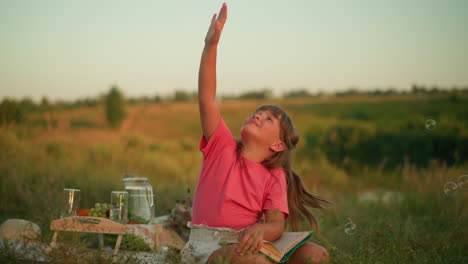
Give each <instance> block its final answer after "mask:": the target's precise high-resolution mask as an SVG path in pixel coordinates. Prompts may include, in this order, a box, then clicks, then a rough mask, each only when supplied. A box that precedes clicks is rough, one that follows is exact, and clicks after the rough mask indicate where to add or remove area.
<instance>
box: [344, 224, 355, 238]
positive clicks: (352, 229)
mask: <svg viewBox="0 0 468 264" xmlns="http://www.w3.org/2000/svg"><path fill="white" fill-rule="evenodd" d="M344 231H345V233H346V234H347V235H350V236H351V235H354V233H356V224H354V223H353V222H348V223H346V225H345V227H344Z"/></svg>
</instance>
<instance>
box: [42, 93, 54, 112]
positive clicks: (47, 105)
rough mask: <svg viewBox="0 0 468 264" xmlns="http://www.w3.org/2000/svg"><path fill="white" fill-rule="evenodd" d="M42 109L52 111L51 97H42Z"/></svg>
mask: <svg viewBox="0 0 468 264" xmlns="http://www.w3.org/2000/svg"><path fill="white" fill-rule="evenodd" d="M39 107H40V109H41V110H42V111H50V108H51V107H52V106H51V104H50V102H49V99H47V97H45V96H44V97H42V99H41V104H40V106H39Z"/></svg>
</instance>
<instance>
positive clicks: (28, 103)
mask: <svg viewBox="0 0 468 264" xmlns="http://www.w3.org/2000/svg"><path fill="white" fill-rule="evenodd" d="M19 104H20V107H21V109H23V110H24V111H25V112H33V111H34V110H36V109H37V106H36V104H35V103H34V101H33V100H32V99H31V98H28V97H25V98H23V99H21V101H20V102H19Z"/></svg>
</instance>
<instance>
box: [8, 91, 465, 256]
mask: <svg viewBox="0 0 468 264" xmlns="http://www.w3.org/2000/svg"><path fill="white" fill-rule="evenodd" d="M263 103H267V102H263V101H225V102H222V103H221V104H220V107H221V111H222V114H223V117H224V119H225V120H226V123H227V124H228V126H229V127H230V128H231V130H232V131H233V134H234V135H235V136H236V137H237V136H238V135H239V128H240V124H241V122H242V120H243V119H244V118H245V117H246V116H247V115H249V114H250V113H251V112H252V111H254V110H255V108H256V106H258V105H260V104H263ZM268 103H273V104H277V105H279V106H281V107H283V108H284V109H285V110H286V111H287V112H288V113H289V114H290V116H291V117H292V119H293V121H294V122H295V125H296V127H297V128H298V130H299V132H300V134H301V136H302V137H301V140H300V144H299V146H298V150H297V153H296V156H295V161H294V167H295V169H296V171H297V172H298V173H299V175H301V177H302V179H303V181H304V183H305V185H306V186H307V188H308V189H309V190H310V191H311V192H313V193H314V194H317V195H319V196H323V197H325V198H327V199H328V200H330V201H332V202H333V207H331V208H329V209H326V210H324V211H320V212H316V214H317V216H318V218H319V220H320V224H321V229H320V232H319V233H317V235H316V236H315V237H314V239H313V240H314V241H315V242H317V243H319V244H321V245H323V246H325V247H326V248H327V249H328V250H329V252H330V253H331V256H332V261H331V262H332V263H350V264H351V263H353V264H356V263H362V264H367V263H374V264H377V263H382V264H383V263H385V264H386V263H468V253H467V252H466V249H467V248H468V233H467V228H466V227H467V223H468V209H467V206H466V201H467V198H468V191H467V190H462V189H458V190H457V192H456V194H455V195H453V196H450V195H445V194H444V190H443V186H444V184H445V183H446V182H448V181H457V177H459V176H461V175H467V174H468V163H467V161H468V157H466V156H465V154H464V153H466V152H463V150H466V149H468V145H464V144H465V142H466V141H464V140H465V139H466V137H467V136H468V107H466V105H468V99H466V98H461V99H459V100H458V101H457V102H449V101H447V100H446V99H444V98H436V99H426V98H414V97H407V98H403V97H398V98H397V97H396V98H384V97H382V98H380V97H377V98H366V97H362V96H361V97H356V98H354V97H353V98H312V99H301V100H277V101H269V102H268ZM127 111H128V114H127V118H126V120H125V122H124V123H123V125H122V127H121V128H120V129H119V130H112V129H110V128H108V126H107V124H106V121H105V114H104V108H103V106H96V107H82V108H78V109H73V110H63V111H55V112H52V113H36V114H32V115H29V116H28V117H27V122H26V123H25V124H21V125H9V126H3V127H0V149H1V151H0V175H1V178H0V183H1V184H0V186H1V187H0V221H2V222H3V221H4V220H6V219H9V218H22V219H27V220H31V221H33V222H36V223H38V224H39V225H40V226H41V228H42V230H43V239H44V240H49V239H50V237H51V233H50V232H49V231H48V225H49V223H50V221H51V220H52V219H55V218H57V216H58V210H59V208H58V204H59V199H60V198H61V194H62V190H63V188H64V187H69V188H79V189H81V192H82V195H81V207H83V208H89V207H92V206H93V204H94V203H95V202H108V201H109V199H110V198H109V197H110V192H111V191H112V190H122V189H123V183H122V175H123V174H124V173H126V172H129V173H135V174H138V175H141V176H145V177H148V178H149V180H150V183H151V184H152V185H153V187H154V188H155V191H156V198H155V199H156V214H157V215H163V214H167V212H168V210H169V209H170V208H172V207H173V206H174V203H175V201H176V200H178V199H183V198H184V197H185V196H186V190H187V188H190V189H191V190H194V188H195V184H196V180H197V176H198V172H199V170H200V165H201V164H200V162H201V153H200V152H199V151H198V142H199V139H200V136H201V129H200V125H199V119H198V107H197V105H196V103H191V102H186V103H158V104H137V105H131V106H128V108H127ZM429 118H432V119H434V120H436V121H437V128H435V129H433V130H432V131H428V130H427V129H425V127H424V122H425V120H427V119H429ZM47 120H53V122H49V125H47V123H48V121H47ZM342 125H350V126H359V128H360V129H364V130H362V131H371V132H369V135H371V136H372V135H378V134H379V133H378V132H379V131H383V132H385V133H387V134H385V135H388V133H392V134H391V135H392V138H393V139H395V135H407V133H412V134H411V135H421V137H424V140H421V141H418V142H419V143H418V144H424V145H419V146H418V145H414V146H412V148H411V149H420V150H421V151H426V149H427V148H425V144H432V143H431V142H432V141H431V140H436V139H437V140H439V141H437V142H442V143H444V142H445V141H444V140H446V139H447V140H449V141H450V140H452V139H456V140H454V141H453V142H455V143H453V145H448V147H446V148H444V151H447V153H449V154H447V155H450V156H453V157H455V158H450V159H447V160H436V159H431V157H430V156H428V157H427V158H426V156H425V155H424V153H422V154H418V152H414V151H411V153H408V155H409V156H408V157H401V159H395V160H397V161H398V162H399V161H401V162H399V163H397V164H396V165H395V166H393V167H391V168H387V167H385V158H382V160H381V161H380V162H377V163H375V162H374V164H371V163H366V162H365V161H366V160H367V159H368V160H369V161H370V160H373V161H375V160H376V157H375V156H374V157H372V154H368V153H364V154H362V153H361V152H359V155H369V156H363V157H361V158H360V159H353V158H354V157H353V156H352V155H351V156H349V155H348V154H349V153H358V152H353V151H356V146H358V147H359V146H360V144H364V143H363V142H364V141H362V138H360V139H359V140H361V141H359V140H357V141H356V140H355V141H352V140H354V139H349V140H348V139H346V140H347V141H346V142H354V143H353V144H354V145H353V146H352V147H349V144H351V143H349V144H348V145H346V144H345V143H346V142H339V141H336V142H335V143H336V144H341V145H343V148H342V149H340V151H342V152H340V153H339V154H340V155H341V154H343V153H344V154H343V155H344V156H345V158H346V159H344V160H342V159H341V158H340V159H333V157H334V156H331V155H335V154H334V153H335V152H332V151H329V149H326V148H327V147H328V148H329V146H330V145H327V144H326V143H327V142H329V141H327V140H326V139H327V138H328V137H329V136H330V128H331V127H336V126H342ZM359 131H361V130H359ZM375 131H377V132H375ZM383 132H382V133H383ZM418 133H420V134H418ZM361 134H362V133H361V132H359V133H358V135H361ZM428 134H430V135H429V136H428ZM439 136H440V137H439ZM442 136H443V137H442ZM387 138H388V137H387ZM365 139H366V140H367V138H365ZM397 139H398V138H397ZM405 140H406V139H405ZM440 140H442V141H440ZM366 142H367V141H366ZM450 142H452V141H450ZM335 143H334V144H335ZM387 144H390V143H389V142H387V143H386V142H385V141H383V142H378V145H379V146H386V145H387ZM392 144H393V143H392ZM437 144H438V145H437V146H439V145H440V143H437ZM457 144H458V145H457ZM460 144H461V145H460ZM444 146H445V145H444ZM431 149H433V148H431ZM455 150H456V151H455ZM343 151H344V152H343ZM346 151H350V152H346ZM455 152H456V153H455ZM382 153H390V152H382ZM452 154H453V155H452ZM346 155H348V156H346ZM356 155H357V154H356ZM398 155H399V154H398ZM412 155H413V156H419V157H421V156H424V157H425V159H426V161H427V163H421V164H423V166H422V165H421V164H415V163H413V162H412V161H418V159H416V158H417V157H413V156H412ZM444 156H446V155H445V154H444ZM347 160H351V163H352V162H354V163H352V164H356V166H352V167H350V166H346V164H348V163H347ZM342 163H343V164H342ZM376 164H377V165H376ZM350 221H352V222H353V223H354V224H355V225H356V228H355V230H354V232H351V234H348V233H349V232H348V233H347V232H345V225H346V224H347V223H348V222H350ZM347 231H350V230H347ZM351 231H353V230H351ZM0 254H4V255H5V253H2V252H0ZM3 257H4V258H5V256H3ZM0 260H2V258H1V257H0ZM0 262H1V261H0ZM71 263H73V262H71Z"/></svg>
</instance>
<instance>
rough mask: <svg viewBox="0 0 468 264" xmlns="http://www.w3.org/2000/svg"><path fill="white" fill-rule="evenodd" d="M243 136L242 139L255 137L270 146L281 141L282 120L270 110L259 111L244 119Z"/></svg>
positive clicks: (257, 140)
mask: <svg viewBox="0 0 468 264" xmlns="http://www.w3.org/2000/svg"><path fill="white" fill-rule="evenodd" d="M241 137H242V140H244V139H247V138H248V139H249V140H250V139H255V140H256V142H259V143H262V145H265V146H267V147H270V146H272V145H273V144H275V143H278V142H281V139H280V120H279V119H278V118H276V117H275V116H274V115H273V114H271V113H270V111H266V110H261V111H257V112H255V113H253V114H252V115H251V116H249V117H247V118H246V119H245V120H244V123H243V124H242V127H241Z"/></svg>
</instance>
